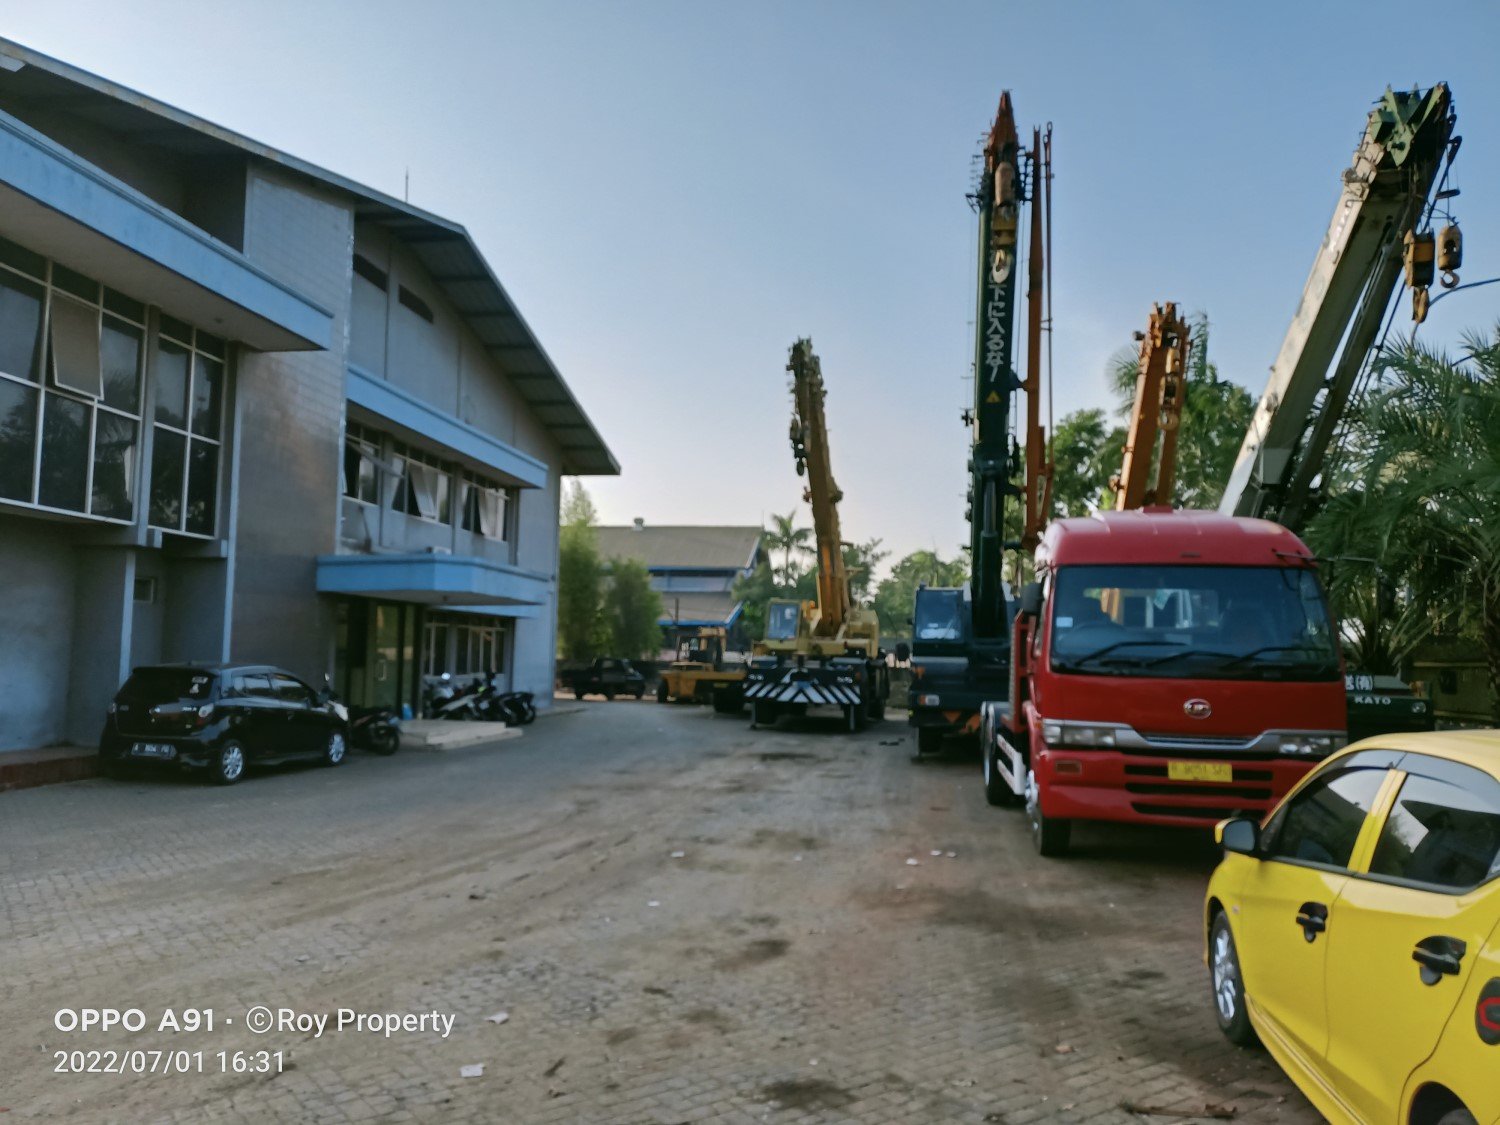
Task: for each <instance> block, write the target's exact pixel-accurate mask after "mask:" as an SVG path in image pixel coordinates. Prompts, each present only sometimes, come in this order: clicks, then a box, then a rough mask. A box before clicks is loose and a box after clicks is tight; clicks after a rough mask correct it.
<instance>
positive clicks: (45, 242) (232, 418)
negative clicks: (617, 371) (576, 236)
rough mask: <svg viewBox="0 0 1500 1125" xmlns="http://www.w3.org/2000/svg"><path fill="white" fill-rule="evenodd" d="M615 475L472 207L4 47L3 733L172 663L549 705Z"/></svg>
mask: <svg viewBox="0 0 1500 1125" xmlns="http://www.w3.org/2000/svg"><path fill="white" fill-rule="evenodd" d="M618 471H619V468H618V465H617V464H616V462H615V460H614V458H613V456H612V455H611V453H610V451H609V449H608V448H607V447H606V446H605V444H604V442H603V440H602V439H601V437H600V435H599V433H598V431H597V430H596V429H595V428H594V426H593V424H592V423H591V422H590V421H589V419H588V417H587V416H586V415H585V414H584V412H583V410H582V408H581V407H580V406H579V404H578V402H577V401H576V399H575V398H574V397H573V395H572V393H571V392H570V391H569V389H568V387H567V385H566V383H565V382H564V381H563V378H562V376H561V374H560V373H559V372H558V370H557V368H556V366H555V365H554V364H553V363H552V361H551V360H550V359H549V358H548V356H547V353H546V352H545V351H544V350H543V348H542V346H541V344H540V343H539V342H538V341H537V339H536V337H535V336H534V335H533V334H532V332H531V330H530V329H529V328H528V327H527V325H526V323H525V321H524V320H523V319H522V317H521V314H520V313H519V311H518V310H517V309H516V307H515V305H514V303H513V302H512V301H511V299H510V298H509V296H508V295H507V294H506V292H505V289H504V288H503V287H502V285H501V284H500V282H499V280H498V279H497V278H496V276H495V274H494V272H493V270H492V269H491V268H490V266H489V265H488V264H487V263H486V261H485V259H484V258H483V257H482V256H481V254H480V252H479V250H478V248H477V247H476V245H475V243H474V241H473V239H472V238H471V237H470V236H469V234H468V233H467V232H466V231H465V229H464V228H463V227H462V226H459V225H458V224H456V223H453V222H450V221H448V220H446V219H443V218H440V217H438V216H436V215H432V214H429V213H427V212H424V211H422V210H420V209H418V208H416V207H412V206H410V205H409V204H407V203H405V202H402V201H401V200H398V199H394V198H392V197H390V196H387V195H384V194H382V193H380V192H378V191H374V190H372V189H370V188H367V187H364V186H363V185H360V184H357V183H354V182H351V181H349V180H347V179H345V178H343V177H340V176H338V175H336V174H334V173H331V172H328V171H325V170H323V169H321V168H318V167H315V166H313V165H311V164H308V163H306V162H304V161H301V160H298V159H296V158H294V157H291V156H289V155H287V154H286V153H283V152H279V151H277V150H275V149H273V148H270V147H268V146H266V145H263V144H259V143H257V142H255V141H252V140H250V139H248V138H246V137H243V136H239V135H237V134H235V133H232V132H230V131H228V130H226V129H224V128H221V127H219V126H217V125H214V124H212V123H210V122H207V121H203V120H201V119H199V118H196V117H193V116H191V115H190V114H188V113H184V112H182V111H180V110H178V109H175V108H173V107H171V106H168V105H164V104H162V103H160V102H158V101H154V100H153V99H151V98H148V97H145V96H143V95H141V94H138V93H136V92H134V91H131V90H127V89H124V88H123V87H120V86H118V85H115V84H114V83H111V82H109V81H107V80H105V79H102V78H99V77H96V76H94V75H91V74H87V73H85V72H83V71H80V70H78V69H76V68H74V67H71V66H68V65H66V64H64V63H61V62H58V61H56V60H54V59H51V58H48V57H47V56H44V55H41V54H38V53H37V52H34V51H31V50H29V49H27V48H24V47H22V46H20V45H18V44H14V43H11V42H8V41H5V40H0V569H3V571H4V574H5V590H6V594H7V596H6V598H5V599H4V600H3V601H0V684H3V685H4V686H5V691H4V693H3V694H0V750H4V749H14V748H25V747H40V746H45V745H51V744H55V743H61V742H70V741H71V742H76V743H82V744H87V743H90V742H92V741H93V740H94V739H95V738H96V737H97V734H98V731H99V727H100V723H101V721H102V718H103V714H104V710H105V707H106V706H107V704H108V703H109V700H110V698H111V696H112V694H113V693H114V692H115V690H116V689H117V687H118V686H119V684H120V683H121V681H122V680H123V679H124V678H125V677H126V676H127V675H128V674H129V671H130V669H131V667H133V666H135V665H140V664H145V663H155V662H161V661H181V660H203V661H215V660H230V659H233V660H251V661H264V662H267V663H274V664H280V665H283V666H285V667H287V668H289V669H290V670H292V671H293V672H295V673H296V674H298V675H300V676H303V677H305V678H307V679H309V680H311V681H313V682H317V681H318V680H320V679H321V677H322V676H323V675H324V674H329V675H332V676H333V677H334V679H335V682H336V685H337V687H338V688H339V690H340V691H341V692H342V693H343V694H344V695H345V696H346V697H347V698H349V699H350V700H351V701H353V702H356V703H389V704H397V705H399V704H403V703H411V704H415V703H416V702H417V700H418V698H419V696H420V690H421V683H422V680H423V677H424V676H430V675H435V674H439V673H441V672H444V671H447V672H452V673H455V674H457V675H465V674H474V673H478V672H481V671H493V672H497V673H500V674H502V675H503V676H504V677H505V678H506V680H507V681H508V683H509V686H511V687H512V688H515V689H519V690H531V691H535V692H537V693H539V696H540V701H541V702H543V703H545V702H546V701H549V700H550V698H551V685H552V678H553V664H554V652H555V617H556V615H555V606H556V575H557V535H558V501H559V495H560V492H561V488H560V485H561V478H562V476H563V475H565V474H567V475H588V474H615V473H617V472H618Z"/></svg>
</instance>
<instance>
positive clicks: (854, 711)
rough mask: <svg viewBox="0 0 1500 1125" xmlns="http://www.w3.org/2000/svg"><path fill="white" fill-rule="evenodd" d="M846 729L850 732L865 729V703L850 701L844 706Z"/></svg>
mask: <svg viewBox="0 0 1500 1125" xmlns="http://www.w3.org/2000/svg"><path fill="white" fill-rule="evenodd" d="M844 729H845V730H846V731H848V732H849V733H850V734H854V733H856V732H857V731H862V730H864V729H865V705H864V704H863V703H850V704H847V705H846V706H845V707H844Z"/></svg>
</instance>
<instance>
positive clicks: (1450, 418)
mask: <svg viewBox="0 0 1500 1125" xmlns="http://www.w3.org/2000/svg"><path fill="white" fill-rule="evenodd" d="M1497 340H1500V328H1497V335H1496V336H1491V337H1483V336H1470V337H1469V338H1468V339H1467V340H1466V346H1467V349H1468V353H1469V354H1468V355H1467V356H1466V357H1464V358H1462V359H1459V360H1454V359H1452V358H1451V357H1449V356H1447V355H1445V354H1443V353H1441V352H1438V351H1436V350H1433V349H1429V348H1427V347H1424V346H1422V345H1419V344H1417V343H1416V342H1415V341H1408V342H1406V343H1404V344H1401V345H1398V346H1397V347H1395V348H1393V349H1390V350H1388V351H1387V352H1386V354H1385V358H1384V360H1383V362H1382V364H1381V367H1380V369H1379V370H1378V372H1377V376H1376V383H1375V385H1374V386H1373V387H1372V389H1371V390H1370V392H1369V393H1368V394H1367V396H1366V400H1365V405H1364V407H1363V409H1362V410H1361V411H1360V412H1359V413H1358V415H1356V418H1355V420H1354V425H1353V432H1352V433H1351V435H1350V440H1349V441H1348V442H1347V443H1345V445H1344V447H1343V458H1342V463H1341V465H1340V466H1339V467H1338V469H1337V471H1336V472H1335V473H1333V474H1332V475H1333V478H1334V480H1335V481H1336V482H1340V483H1347V484H1348V485H1349V486H1350V487H1348V488H1347V490H1344V491H1339V492H1337V493H1335V494H1334V495H1333V496H1331V498H1330V499H1329V500H1328V502H1327V503H1325V504H1324V506H1323V508H1322V510H1321V511H1319V513H1318V514H1317V516H1316V517H1315V518H1314V519H1313V521H1312V522H1311V524H1310V525H1309V527H1308V529H1307V539H1308V541H1309V544H1310V545H1311V546H1312V547H1313V549H1314V550H1315V551H1316V552H1317V553H1318V554H1319V555H1321V556H1324V557H1333V558H1338V557H1341V556H1342V557H1343V558H1344V560H1345V561H1343V562H1340V563H1338V564H1337V565H1335V567H1334V568H1333V573H1332V575H1331V581H1330V587H1331V590H1332V594H1333V598H1334V606H1335V610H1336V612H1338V613H1339V614H1340V615H1341V617H1343V618H1344V620H1345V621H1346V625H1347V627H1348V631H1349V632H1350V633H1351V634H1352V636H1353V640H1354V643H1356V644H1359V645H1361V646H1362V647H1364V648H1366V649H1368V650H1369V652H1370V653H1371V654H1372V656H1374V657H1376V658H1385V659H1389V660H1397V659H1399V658H1400V657H1401V656H1403V655H1405V654H1408V653H1410V651H1411V650H1412V648H1413V647H1414V646H1415V645H1416V644H1417V643H1420V641H1421V639H1422V638H1423V637H1425V636H1426V635H1427V634H1428V633H1430V632H1433V631H1440V632H1444V633H1456V634H1458V635H1461V636H1467V637H1470V638H1473V639H1476V640H1478V641H1479V642H1480V643H1481V644H1482V645H1483V647H1484V651H1485V657H1486V661H1487V663H1488V665H1489V676H1490V686H1491V700H1492V705H1493V706H1494V707H1495V711H1496V714H1495V718H1496V719H1497V720H1500V342H1497ZM1354 560H1364V561H1362V562H1360V561H1354ZM1382 579H1383V580H1384V582H1385V584H1386V585H1387V586H1388V588H1389V589H1390V590H1391V591H1392V593H1391V594H1390V595H1389V596H1388V597H1386V598H1381V597H1380V596H1379V595H1380V582H1381V580H1382ZM1372 602H1373V604H1372ZM1381 602H1386V603H1387V604H1386V605H1382V604H1380V603H1381Z"/></svg>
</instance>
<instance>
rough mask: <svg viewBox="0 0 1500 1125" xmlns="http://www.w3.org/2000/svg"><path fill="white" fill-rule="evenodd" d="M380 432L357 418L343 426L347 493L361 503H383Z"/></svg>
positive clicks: (345, 486) (346, 494)
mask: <svg viewBox="0 0 1500 1125" xmlns="http://www.w3.org/2000/svg"><path fill="white" fill-rule="evenodd" d="M379 464H380V434H379V432H378V431H376V430H372V429H370V427H368V426H361V425H360V424H359V423H358V422H350V423H348V425H346V426H345V428H344V495H345V496H347V497H349V499H351V500H358V501H359V502H360V503H362V504H378V503H380V473H379V468H378V467H379Z"/></svg>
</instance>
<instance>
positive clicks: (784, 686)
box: [745, 678, 860, 707]
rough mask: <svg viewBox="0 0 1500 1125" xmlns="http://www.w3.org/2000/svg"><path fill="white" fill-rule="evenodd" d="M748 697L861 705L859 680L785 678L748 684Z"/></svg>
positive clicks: (747, 698)
mask: <svg viewBox="0 0 1500 1125" xmlns="http://www.w3.org/2000/svg"><path fill="white" fill-rule="evenodd" d="M745 700H746V702H749V703H754V702H756V701H757V700H759V701H761V702H764V703H782V704H790V703H805V704H808V705H809V706H833V707H857V706H859V703H860V698H859V685H858V684H840V683H832V682H820V681H817V680H798V679H790V678H784V679H779V680H761V681H759V682H756V683H747V684H746V685H745Z"/></svg>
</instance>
